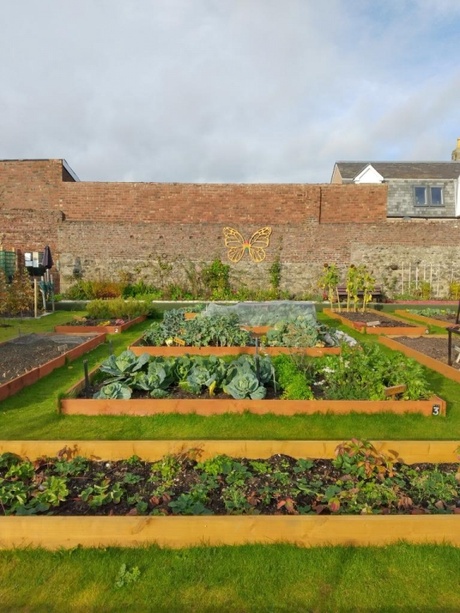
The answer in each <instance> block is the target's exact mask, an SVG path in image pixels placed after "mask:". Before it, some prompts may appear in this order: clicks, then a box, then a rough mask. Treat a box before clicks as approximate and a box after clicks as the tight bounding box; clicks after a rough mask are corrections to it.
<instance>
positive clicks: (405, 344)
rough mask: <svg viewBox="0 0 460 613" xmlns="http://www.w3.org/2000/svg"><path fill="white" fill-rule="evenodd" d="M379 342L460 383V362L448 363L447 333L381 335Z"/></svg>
mask: <svg viewBox="0 0 460 613" xmlns="http://www.w3.org/2000/svg"><path fill="white" fill-rule="evenodd" d="M379 342H380V343H382V344H383V345H386V346H387V347H390V348H391V349H395V350H396V351H401V352H402V353H404V355H406V356H407V357H410V358H413V359H414V360H417V362H420V364H423V365H424V366H427V367H428V368H431V370H435V371H436V372H439V373H441V374H442V375H443V376H444V377H447V378H448V379H453V380H454V381H458V382H459V383H460V364H458V363H453V365H452V366H449V365H448V363H447V362H448V339H447V336H446V335H439V334H438V335H436V334H433V335H430V336H429V337H420V338H408V337H396V338H387V337H380V338H379Z"/></svg>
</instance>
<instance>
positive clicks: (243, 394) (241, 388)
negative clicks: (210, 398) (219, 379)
mask: <svg viewBox="0 0 460 613" xmlns="http://www.w3.org/2000/svg"><path fill="white" fill-rule="evenodd" d="M223 390H224V392H225V393H226V394H230V395H231V396H232V397H233V398H237V399H240V400H242V399H244V398H252V399H253V400H255V399H257V400H260V399H262V398H265V395H266V393H267V390H266V388H265V387H264V386H263V385H260V384H259V380H258V379H257V376H256V374H255V373H253V372H252V371H250V370H243V369H241V370H240V371H239V372H237V374H235V376H234V377H233V378H232V380H231V381H229V383H227V384H226V385H224V387H223Z"/></svg>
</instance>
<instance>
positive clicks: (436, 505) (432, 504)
mask: <svg viewBox="0 0 460 613" xmlns="http://www.w3.org/2000/svg"><path fill="white" fill-rule="evenodd" d="M458 444H459V443H458V441H446V442H439V441H389V442H384V441H377V442H375V443H373V444H372V443H367V442H360V441H355V440H353V441H350V442H349V443H345V444H341V443H340V442H338V441H329V442H328V441H282V442H281V441H105V442H101V441H69V442H67V443H64V442H63V441H0V453H3V454H4V453H8V454H11V453H13V454H18V455H20V456H21V457H28V458H29V459H30V460H31V461H32V462H34V461H35V465H34V464H29V465H25V466H24V468H22V469H21V468H20V464H19V463H18V462H17V460H16V459H14V458H11V456H9V457H8V456H7V458H6V460H3V467H4V468H3V472H4V474H6V473H5V471H7V470H13V471H14V472H15V474H16V477H17V478H16V479H15V481H14V485H15V488H11V483H12V482H11V480H10V485H8V482H7V481H3V486H4V487H6V488H7V490H8V492H7V493H6V495H5V500H6V499H7V498H8V504H9V505H13V508H16V512H19V513H21V512H23V511H27V509H29V511H30V510H32V511H35V512H42V513H50V512H51V513H54V512H55V511H57V510H58V509H59V507H61V508H62V512H63V513H65V512H66V511H65V507H66V500H67V499H68V498H71V499H75V498H76V500H71V503H72V504H73V503H74V504H76V505H77V506H78V505H80V504H81V505H82V510H83V508H84V506H85V505H86V506H88V511H87V515H86V516H83V517H79V516H75V515H61V516H53V515H47V516H32V517H31V516H27V517H24V516H20V515H19V516H18V515H14V516H7V517H2V518H0V547H2V548H10V547H22V546H42V547H46V548H48V549H57V548H61V547H67V548H69V547H76V546H78V545H83V546H88V547H89V546H99V547H106V546H140V545H144V544H147V543H157V544H158V545H160V546H170V547H185V546H191V545H200V544H203V543H206V544H209V545H221V544H242V543H273V542H290V543H295V544H298V545H300V546H305V547H308V546H324V545H327V544H330V545H336V544H342V545H344V544H347V545H350V544H352V545H371V544H372V545H385V544H388V543H391V542H397V541H398V540H401V539H403V540H406V541H409V542H413V543H427V542H430V543H432V542H439V543H441V542H450V543H452V544H455V545H460V530H459V528H460V526H459V521H460V517H459V515H458V513H457V512H456V508H458V507H456V504H457V502H456V501H458V496H459V494H458V482H456V480H455V471H456V469H458V464H455V465H454V463H458ZM337 445H341V450H340V453H339V455H338V456H337V459H336V460H334V461H333V462H332V463H331V462H329V461H328V460H330V459H331V458H334V457H335V455H336V448H337ZM64 446H65V449H63V447H64ZM382 453H385V455H382ZM165 454H176V455H174V456H171V455H169V456H167V457H164V456H165ZM177 454H178V455H177ZM222 454H226V456H229V457H223V456H222ZM56 455H57V456H58V459H57V464H53V467H52V464H51V462H48V461H46V460H44V459H43V457H44V456H56ZM76 455H78V456H82V457H85V458H91V459H94V458H99V459H100V460H102V461H103V462H102V464H100V465H99V468H98V469H97V470H96V472H101V473H102V472H105V476H103V475H102V474H100V475H96V480H98V481H97V483H96V482H85V481H82V482H81V483H79V481H80V477H81V475H82V473H81V472H80V471H81V470H82V467H84V465H85V464H86V461H83V460H81V459H76V460H75V463H74V464H72V462H71V459H72V457H74V456H76ZM133 456H137V457H133ZM38 458H41V460H37V459H38ZM140 458H142V460H141V459H140ZM122 459H126V460H128V461H127V462H126V463H125V464H124V466H125V469H122V467H121V465H118V464H115V462H117V461H119V460H122ZM146 461H153V462H157V464H156V465H155V466H154V467H153V470H150V469H149V470H148V471H147V472H145V471H144V462H146ZM196 461H198V462H199V463H200V464H199V465H198V466H197V469H198V472H199V473H200V474H202V477H201V478H200V479H198V480H197V479H194V478H193V477H189V480H187V479H184V480H183V481H181V477H180V475H182V474H183V473H182V471H181V466H184V464H190V463H192V464H193V463H195V464H194V465H195V466H196ZM402 462H405V463H407V464H413V463H420V462H422V463H427V462H434V463H439V462H442V463H449V466H443V467H442V469H441V470H438V471H436V470H435V472H434V475H435V476H436V477H435V478H434V477H433V478H432V479H431V480H428V481H427V479H425V478H424V474H425V473H424V472H423V471H424V470H425V469H426V468H428V467H426V466H421V467H417V466H405V467H404V466H402ZM11 466H13V468H9V467H11ZM47 469H49V470H51V472H50V475H49V476H48V477H47V476H46V470H47ZM120 471H121V472H120ZM143 471H144V472H143ZM316 471H319V472H316ZM143 474H147V476H148V477H149V480H148V486H147V487H148V492H146V493H145V495H142V494H141V493H140V490H139V495H138V496H137V497H136V489H135V486H136V484H137V483H140V480H142V475H143ZM290 474H292V475H293V477H289V475H290ZM315 474H317V477H316V478H315V477H314V475H315ZM20 475H21V476H22V477H25V483H26V486H25V487H26V489H27V490H28V493H27V494H26V495H25V498H23V499H19V500H18V499H17V498H15V497H14V496H15V494H14V492H16V491H18V488H19V487H20V486H19V481H20V479H19V476H20ZM34 475H37V476H34ZM378 475H382V476H383V477H384V480H382V479H381V478H380V477H379V476H378ZM342 476H343V478H342ZM393 476H395V477H397V478H402V479H403V481H405V482H408V481H410V483H411V484H412V485H411V488H412V489H410V490H409V491H408V492H407V495H406V492H404V491H403V490H402V489H400V487H399V486H397V487H396V486H393V485H392V483H393V482H392V481H391V479H392V478H393ZM53 477H54V479H53ZM330 477H331V478H332V481H331V484H330V485H329V487H327V484H328V483H329V481H328V478H330ZM345 477H346V478H345ZM37 478H39V479H40V484H41V487H39V488H37V487H36V485H34V483H35V480H36V479H37ZM64 478H65V479H64ZM224 482H226V485H225V484H224ZM427 482H428V483H430V486H429V488H428V489H427ZM78 483H79V485H77V484H78ZM27 484H29V485H27ZM323 485H325V486H326V488H325V489H321V488H322V486H323ZM75 487H76V488H77V490H74V489H71V488H75ZM8 488H9V489H8ZM133 488H134V489H133ZM222 488H223V489H222ZM255 488H256V489H255ZM72 492H75V493H72ZM218 492H220V494H218ZM422 493H423V494H424V495H426V496H427V497H426V498H425V497H422ZM409 494H411V495H409ZM213 497H215V498H216V501H217V504H218V505H219V504H221V505H222V506H223V507H225V509H224V510H226V512H227V513H228V512H229V513H230V515H212V516H209V515H203V516H199V517H196V516H195V517H184V516H179V513H191V512H193V510H195V511H196V512H197V513H204V512H205V511H206V510H208V511H210V510H211V511H212V500H213ZM126 504H129V505H131V509H132V510H131V511H130V510H128V511H127V514H126V506H125V505H126ZM118 505H121V506H120V507H118ZM210 505H211V506H210ZM266 505H268V506H269V507H271V509H272V512H273V513H275V515H274V516H265V515H258V514H257V510H258V507H260V509H262V508H264V507H265V506H266ZM45 507H47V508H45ZM103 507H104V508H105V512H106V513H111V512H112V513H113V512H116V509H117V508H120V509H123V511H124V512H125V514H124V516H113V515H112V516H107V515H106V516H102V513H103V512H104V510H103ZM240 507H241V508H240ZM5 508H6V507H5ZM8 508H9V507H8ZM218 508H219V507H217V509H218ZM21 509H23V510H21ZM164 510H166V511H167V512H168V513H172V514H174V515H175V516H164V515H163V512H164ZM350 511H351V512H354V513H356V514H355V515H348V514H347V515H341V514H340V513H343V512H347V513H349V512H350ZM142 512H144V513H145V512H149V513H152V512H153V515H152V514H150V515H145V516H142V515H141V513H142ZM156 513H158V514H156ZM239 513H246V515H240V514H239ZM304 513H306V514H304ZM308 513H311V514H308ZM363 513H364V514H363ZM374 513H377V514H374ZM392 513H394V514H392ZM406 513H408V514H406ZM448 513H449V514H448Z"/></svg>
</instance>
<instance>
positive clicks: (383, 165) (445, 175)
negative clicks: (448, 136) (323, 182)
mask: <svg viewBox="0 0 460 613" xmlns="http://www.w3.org/2000/svg"><path fill="white" fill-rule="evenodd" d="M369 164H371V166H372V167H373V168H375V170H376V171H377V172H379V173H380V174H381V175H382V177H383V178H384V179H458V177H460V162H336V166H337V168H338V170H339V171H340V175H341V177H342V180H343V181H347V180H348V181H352V180H353V179H354V178H355V177H356V176H357V175H359V173H360V172H361V171H362V170H364V168H366V166H368V165H369Z"/></svg>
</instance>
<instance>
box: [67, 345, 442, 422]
mask: <svg viewBox="0 0 460 613" xmlns="http://www.w3.org/2000/svg"><path fill="white" fill-rule="evenodd" d="M378 353H379V352H378V350H377V348H374V349H373V351H371V352H369V353H368V354H367V355H363V354H361V352H359V353H358V354H356V353H353V351H351V352H350V353H349V354H348V357H349V358H350V360H352V361H348V362H347V366H346V369H347V370H348V371H349V372H350V373H351V374H350V375H349V376H348V378H349V377H350V376H351V378H353V372H354V370H353V369H354V368H358V369H359V368H360V366H359V365H358V366H355V362H356V358H359V362H361V361H362V359H367V360H368V361H367V364H369V365H371V364H374V365H375V367H376V368H382V362H381V358H380V360H379V359H377V358H378ZM376 355H377V357H375V356H376ZM352 358H353V359H352ZM275 360H276V366H275V367H274V366H273V362H272V361H271V360H270V359H269V358H268V357H267V358H261V357H260V358H259V360H258V361H257V362H256V360H255V359H250V358H248V359H243V356H240V357H239V358H237V359H234V360H231V361H224V360H222V359H216V358H210V359H206V358H201V357H194V356H192V357H188V356H186V357H185V358H178V359H171V358H164V357H161V358H153V359H152V358H149V356H146V355H144V356H142V357H139V358H136V357H135V356H134V355H133V354H132V352H130V351H127V352H124V353H123V354H121V355H120V356H119V357H118V358H116V357H115V356H112V357H111V358H109V359H108V360H106V362H105V363H104V364H102V365H101V367H100V371H99V370H95V371H93V373H91V376H90V377H88V380H86V379H82V380H81V381H80V382H79V383H77V384H76V385H75V386H74V387H72V388H71V389H70V390H69V391H68V393H67V397H65V398H62V399H61V400H60V405H59V408H60V411H61V412H62V413H63V414H66V415H130V416H147V415H156V414H161V413H180V414H190V413H196V414H199V415H218V414H223V413H243V412H245V411H250V412H251V413H256V414H264V413H274V414H280V415H294V414H312V413H328V412H330V413H338V414H344V413H351V412H359V413H371V414H372V413H381V412H392V413H400V414H401V413H412V412H415V413H421V414H423V415H427V416H429V415H436V416H439V415H445V413H446V403H445V401H444V400H443V399H441V398H439V397H438V396H434V395H430V392H429V389H428V388H426V389H425V391H424V393H423V394H422V393H421V388H420V387H419V385H420V373H418V372H413V368H414V367H415V368H416V369H418V368H419V367H418V366H417V365H416V364H415V363H413V366H412V367H410V368H409V364H407V369H404V370H407V373H406V377H407V379H406V380H407V382H408V384H403V385H395V378H394V377H393V378H392V379H391V380H389V382H388V383H386V385H389V387H386V388H384V389H382V384H381V382H380V380H379V382H378V385H376V384H375V383H371V382H369V383H368V387H367V388H365V383H364V381H361V383H360V384H359V387H360V389H359V390H356V389H354V392H353V390H352V389H351V388H350V386H349V384H348V385H347V377H346V376H345V375H342V374H341V373H340V371H341V369H342V368H343V365H342V364H340V363H337V364H336V365H335V366H333V364H332V363H331V362H328V366H325V367H324V369H325V370H324V371H323V370H319V371H318V376H316V375H315V376H314V377H313V379H311V380H307V379H306V376H305V374H303V373H302V371H301V370H299V369H298V366H297V365H296V364H295V362H294V361H292V360H291V359H289V358H281V357H279V358H278V359H276V358H275ZM347 360H348V358H347ZM400 366H401V365H400ZM361 367H362V364H361ZM383 368H385V369H387V370H388V364H387V365H386V366H383ZM401 368H402V366H401ZM278 369H280V370H279V373H280V374H279V375H278ZM334 369H338V370H337V377H339V378H340V388H336V387H335V385H336V384H335V383H334V379H331V380H330V382H329V383H328V382H327V380H326V379H325V378H324V375H322V374H321V373H323V372H326V371H327V373H328V374H327V375H326V376H327V377H332V374H330V373H333V372H334ZM395 370H398V368H397V365H396V364H395V365H394V369H393V371H392V372H394V371H395ZM257 371H259V374H257ZM275 371H276V377H275ZM104 373H105V377H106V378H105V379H104ZM178 373H181V374H180V375H179V374H178ZM107 375H108V377H107ZM402 377H403V376H402V375H401V381H403V378H402ZM414 377H415V378H416V380H417V390H416V392H415V393H413V391H412V390H413V388H412V387H411V385H412V384H411V381H413V380H414ZM275 379H276V383H275ZM398 380H399V379H398ZM107 383H109V384H110V385H106V384H107ZM330 385H331V386H332V387H333V388H334V394H332V398H331V394H329V393H327V392H328V391H329V386H330ZM408 385H409V387H408ZM337 389H339V390H342V389H343V390H345V391H344V394H345V395H343V396H342V395H341V393H340V392H338V391H337ZM364 389H366V390H367V391H366V393H364V392H363V390H364ZM366 394H368V395H367V396H366ZM296 398H297V399H296ZM341 398H354V399H352V400H351V399H348V400H344V399H341ZM369 398H374V399H373V400H369ZM414 398H415V399H414Z"/></svg>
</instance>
